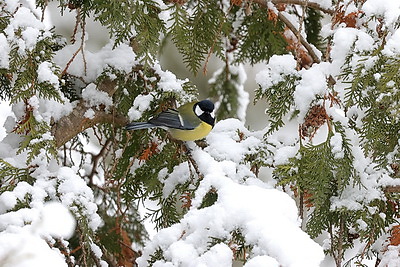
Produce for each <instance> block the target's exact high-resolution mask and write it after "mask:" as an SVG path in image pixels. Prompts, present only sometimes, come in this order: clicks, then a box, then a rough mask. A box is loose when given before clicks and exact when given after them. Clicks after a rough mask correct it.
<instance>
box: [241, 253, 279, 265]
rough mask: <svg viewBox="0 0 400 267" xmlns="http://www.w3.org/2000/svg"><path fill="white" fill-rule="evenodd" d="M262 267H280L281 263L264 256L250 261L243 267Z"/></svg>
mask: <svg viewBox="0 0 400 267" xmlns="http://www.w3.org/2000/svg"><path fill="white" fill-rule="evenodd" d="M260 266H268V267H280V266H281V265H279V262H277V261H276V260H275V259H274V258H272V257H269V256H266V255H263V256H256V257H254V258H252V259H250V260H249V261H247V262H246V264H245V265H243V267H260Z"/></svg>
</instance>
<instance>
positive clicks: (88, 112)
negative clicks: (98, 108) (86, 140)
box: [83, 108, 96, 120]
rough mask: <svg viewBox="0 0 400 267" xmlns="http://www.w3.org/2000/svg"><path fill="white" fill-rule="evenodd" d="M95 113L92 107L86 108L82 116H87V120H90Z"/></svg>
mask: <svg viewBox="0 0 400 267" xmlns="http://www.w3.org/2000/svg"><path fill="white" fill-rule="evenodd" d="M95 114H96V113H95V111H94V110H93V109H91V108H89V109H88V110H86V112H85V114H83V116H84V117H85V118H88V119H89V120H91V119H93V118H94V115H95Z"/></svg>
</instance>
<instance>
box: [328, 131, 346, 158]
mask: <svg viewBox="0 0 400 267" xmlns="http://www.w3.org/2000/svg"><path fill="white" fill-rule="evenodd" d="M329 142H330V145H331V147H332V153H333V154H334V155H335V158H336V159H341V158H343V157H344V152H343V138H342V135H341V134H339V133H335V134H334V135H333V136H332V137H331V139H330V140H329Z"/></svg>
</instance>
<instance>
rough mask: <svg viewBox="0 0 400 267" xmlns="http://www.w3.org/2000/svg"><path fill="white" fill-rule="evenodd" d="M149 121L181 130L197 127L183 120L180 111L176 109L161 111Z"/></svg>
mask: <svg viewBox="0 0 400 267" xmlns="http://www.w3.org/2000/svg"><path fill="white" fill-rule="evenodd" d="M149 123H151V124H153V125H156V126H164V127H169V128H174V129H181V130H193V129H194V128H195V127H194V126H193V125H192V124H190V123H188V122H187V121H183V120H182V119H181V118H180V116H179V113H178V111H177V110H174V109H168V110H166V111H164V112H161V113H160V114H159V115H158V116H157V117H155V118H153V119H151V120H149Z"/></svg>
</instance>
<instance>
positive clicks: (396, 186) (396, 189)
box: [384, 185, 400, 193]
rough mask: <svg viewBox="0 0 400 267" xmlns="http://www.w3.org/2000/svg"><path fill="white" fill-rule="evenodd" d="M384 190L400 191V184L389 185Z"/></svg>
mask: <svg viewBox="0 0 400 267" xmlns="http://www.w3.org/2000/svg"><path fill="white" fill-rule="evenodd" d="M384 191H385V192H386V193H400V185H393V186H387V187H385V189H384Z"/></svg>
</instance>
